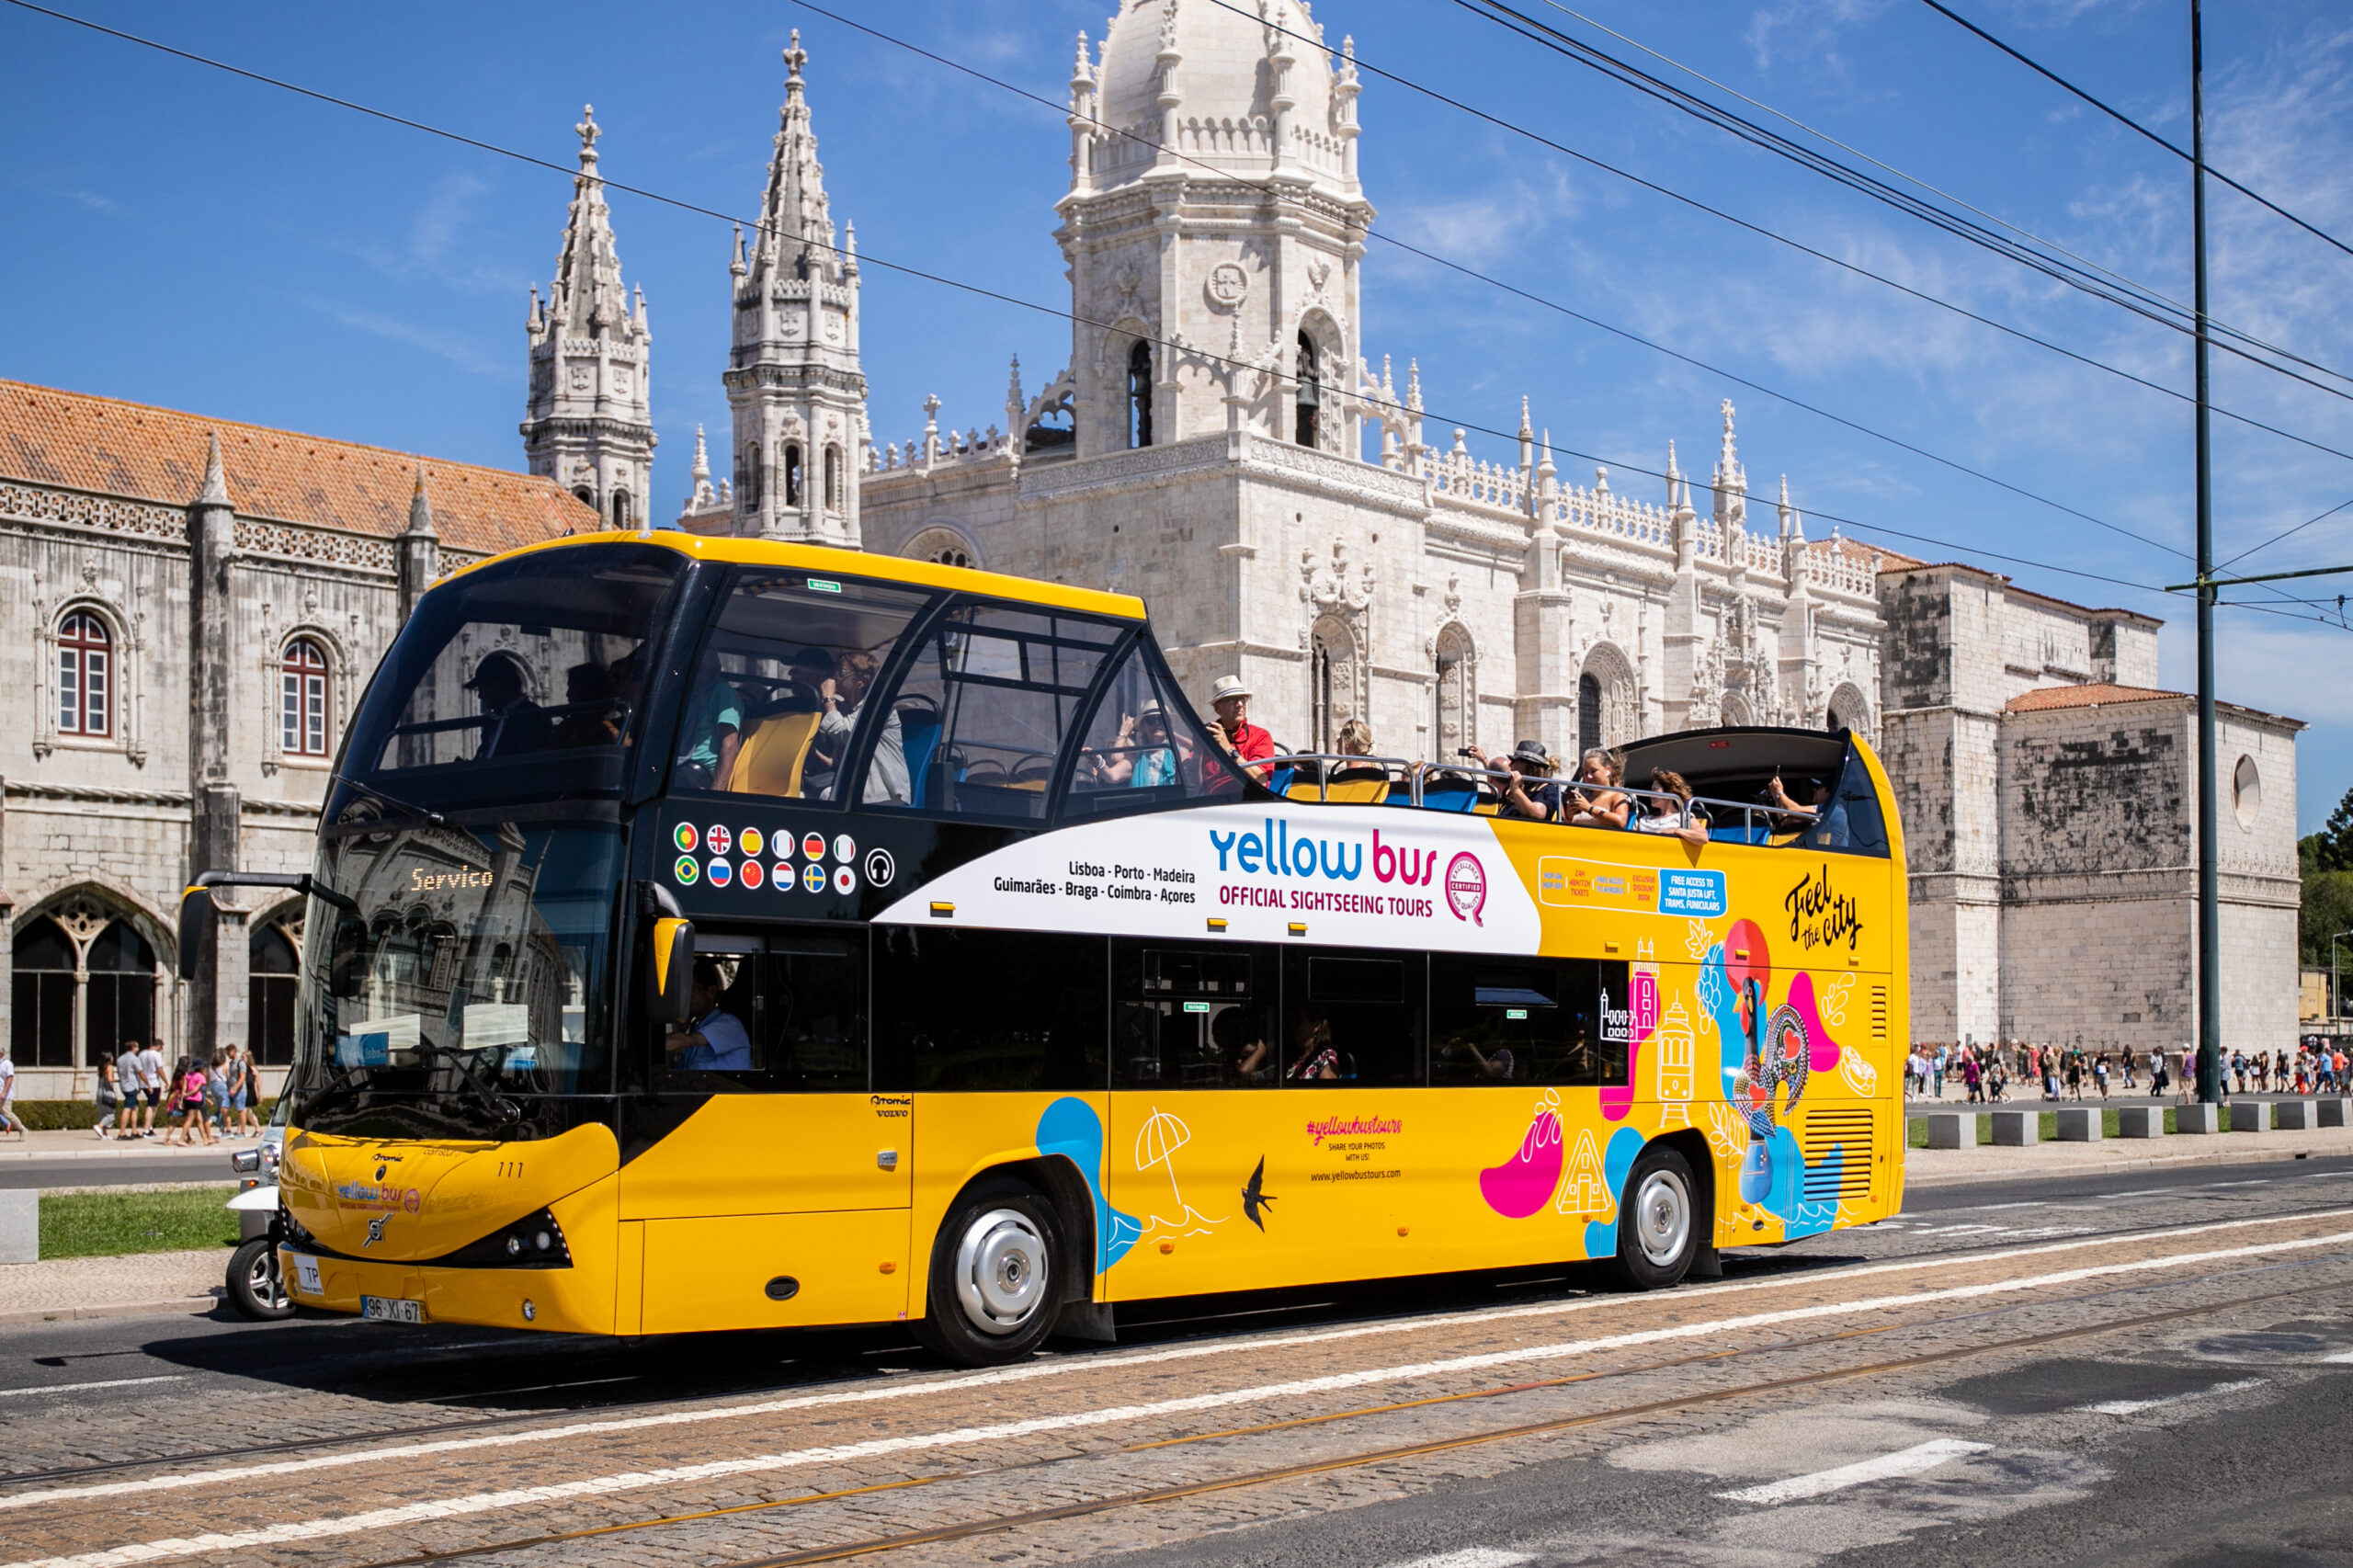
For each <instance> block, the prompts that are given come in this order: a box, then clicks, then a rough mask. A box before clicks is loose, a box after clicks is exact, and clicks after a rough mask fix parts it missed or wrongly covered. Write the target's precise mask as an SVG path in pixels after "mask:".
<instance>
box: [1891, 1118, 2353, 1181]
mask: <svg viewBox="0 0 2353 1568" xmlns="http://www.w3.org/2000/svg"><path fill="white" fill-rule="evenodd" d="M2176 1136H2189V1137H2197V1136H2200V1135H2199V1134H2196V1133H2190V1134H2177V1135H2176ZM2204 1136H2207V1137H2211V1138H2214V1139H2216V1140H2218V1141H2219V1140H2226V1139H2228V1138H2229V1137H2230V1136H2231V1134H2229V1133H2227V1132H2215V1133H2208V1134H2205V1135H2204ZM1922 1152H1923V1151H1918V1150H1915V1151H1912V1153H1922ZM2348 1154H2353V1150H2337V1149H2327V1150H2313V1149H2249V1148H2243V1147H2239V1148H2231V1149H2217V1150H2213V1151H2211V1152H2208V1153H2198V1154H2142V1155H2138V1156H2135V1155H2119V1156H2118V1157H2116V1158H2114V1159H2108V1160H2101V1161H2098V1162H2097V1163H2096V1164H2095V1163H2092V1162H2089V1161H2086V1162H2084V1163H2082V1164H2076V1163H2075V1162H2073V1161H2071V1162H2069V1163H2067V1164H2066V1165H2058V1166H2052V1165H2028V1164H2025V1163H2023V1162H2021V1163H2020V1164H2019V1165H2018V1166H2017V1167H2016V1168H2014V1169H2009V1170H1976V1171H1945V1172H1921V1171H1920V1169H1919V1167H1918V1166H1917V1165H1915V1164H1914V1163H1913V1162H1912V1161H1910V1160H1906V1161H1904V1190H1905V1191H1907V1192H1908V1191H1910V1190H1911V1189H1912V1188H1914V1187H1968V1186H1972V1185H1975V1184H1978V1183H1982V1182H1993V1181H2026V1180H2032V1179H2040V1180H2044V1181H2052V1180H2061V1179H2064V1178H2066V1177H2068V1176H2102V1175H2107V1174H2109V1173H2111V1172H2123V1171H2149V1170H2160V1169H2164V1168H2165V1167H2167V1166H2173V1165H2278V1164H2283V1163H2285V1162H2288V1161H2290V1160H2305V1159H2311V1158H2313V1157H2314V1156H2315V1155H2317V1156H2318V1157H2320V1158H2322V1159H2343V1158H2346V1157H2347V1155H2348Z"/></svg>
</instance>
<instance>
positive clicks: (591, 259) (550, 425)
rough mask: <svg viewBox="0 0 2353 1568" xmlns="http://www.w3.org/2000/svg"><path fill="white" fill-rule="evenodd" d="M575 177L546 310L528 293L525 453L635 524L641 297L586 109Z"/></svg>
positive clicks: (647, 463) (646, 437)
mask: <svg viewBox="0 0 2353 1568" xmlns="http://www.w3.org/2000/svg"><path fill="white" fill-rule="evenodd" d="M581 114H582V119H581V121H580V124H579V125H578V126H577V127H576V128H575V129H577V130H578V131H579V132H580V173H579V174H578V175H577V176H574V179H573V182H572V210H571V212H570V214H569V216H568V217H567V218H566V219H565V222H564V226H563V250H562V252H561V253H560V254H559V255H558V256H557V258H556V267H555V281H553V282H552V283H550V284H549V285H548V299H547V305H546V308H545V309H542V308H541V307H540V291H539V290H537V289H536V288H535V289H533V290H531V317H530V322H529V332H530V339H531V400H530V406H529V412H528V413H526V415H524V419H523V455H524V458H525V460H526V461H527V462H528V463H529V467H530V471H531V472H533V473H538V474H545V475H546V476H547V477H549V478H551V479H552V480H554V481H555V482H556V483H559V484H561V485H563V487H564V488H565V489H566V490H569V491H571V492H572V493H573V494H575V495H577V496H579V497H580V499H582V500H583V501H585V502H587V503H588V505H590V506H594V507H596V508H597V512H598V513H599V514H600V515H601V516H602V517H604V519H605V521H606V522H607V523H608V524H609V525H611V526H612V527H614V528H638V527H642V525H643V524H644V522H645V519H646V518H647V517H649V516H650V515H651V514H650V513H649V512H648V510H647V507H648V505H649V504H650V503H651V501H652V499H653V494H654V488H653V474H654V423H653V420H652V417H651V416H650V415H649V414H648V412H647V403H646V400H647V389H646V381H647V379H648V375H649V370H648V366H649V364H650V360H651V349H652V347H653V337H652V335H651V334H650V333H649V332H648V331H647V329H646V324H645V291H644V290H639V291H638V295H637V299H636V301H635V303H634V305H632V304H631V300H630V297H629V291H628V290H626V289H624V288H623V287H622V286H621V258H620V254H619V253H618V252H617V251H615V250H614V248H613V226H612V223H611V222H610V220H609V218H608V214H607V212H606V210H605V185H604V181H602V180H600V179H598V178H597V137H598V136H600V135H602V134H603V132H602V131H600V130H599V129H598V127H597V119H596V115H595V113H594V111H593V110H591V109H585V108H584V109H583V110H582V111H581Z"/></svg>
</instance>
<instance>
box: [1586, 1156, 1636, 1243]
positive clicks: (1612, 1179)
mask: <svg viewBox="0 0 2353 1568" xmlns="http://www.w3.org/2000/svg"><path fill="white" fill-rule="evenodd" d="M1642 1152H1643V1135H1642V1134H1641V1133H1640V1132H1637V1131H1634V1129H1632V1128H1631V1127H1621V1128H1620V1129H1619V1130H1618V1131H1615V1132H1613V1133H1611V1134H1610V1135H1609V1142H1608V1144H1607V1145H1606V1146H1605V1147H1604V1148H1603V1149H1602V1151H1601V1179H1602V1180H1603V1181H1604V1182H1606V1183H1608V1187H1609V1190H1610V1191H1611V1192H1612V1193H1614V1194H1615V1195H1616V1196H1617V1199H1618V1201H1619V1204H1620V1208H1619V1210H1618V1212H1619V1213H1620V1215H1621V1216H1622V1215H1623V1214H1624V1212H1625V1210H1624V1207H1623V1206H1624V1203H1625V1200H1626V1178H1627V1177H1628V1176H1631V1175H1632V1174H1633V1171H1634V1160H1635V1158H1636V1156H1638V1155H1640V1154H1641V1153H1642ZM1585 1255H1586V1256H1587V1257H1615V1256H1618V1221H1616V1220H1611V1221H1608V1222H1607V1223H1604V1222H1603V1221H1599V1220H1588V1221H1586V1227H1585Z"/></svg>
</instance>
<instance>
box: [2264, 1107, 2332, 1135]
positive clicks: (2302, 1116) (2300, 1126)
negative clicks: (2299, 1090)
mask: <svg viewBox="0 0 2353 1568" xmlns="http://www.w3.org/2000/svg"><path fill="white" fill-rule="evenodd" d="M2271 1117H2272V1125H2273V1126H2275V1127H2277V1128H2279V1131H2282V1132H2310V1131H2312V1130H2313V1128H2315V1127H2317V1126H2319V1125H2320V1121H2319V1119H2318V1118H2317V1117H2316V1116H2314V1115H2313V1102H2312V1101H2310V1100H2279V1101H2275V1102H2274V1103H2273V1105H2272V1107H2271Z"/></svg>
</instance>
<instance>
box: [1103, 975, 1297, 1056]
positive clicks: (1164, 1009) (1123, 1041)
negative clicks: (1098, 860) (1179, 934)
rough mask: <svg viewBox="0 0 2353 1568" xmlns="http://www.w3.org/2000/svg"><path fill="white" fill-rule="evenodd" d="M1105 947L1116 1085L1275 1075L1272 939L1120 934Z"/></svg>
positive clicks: (1274, 981) (1274, 983)
mask: <svg viewBox="0 0 2353 1568" xmlns="http://www.w3.org/2000/svg"><path fill="white" fill-rule="evenodd" d="M1111 949H1112V952H1111V970H1112V976H1111V987H1112V998H1113V1005H1112V1019H1111V1063H1112V1069H1113V1072H1114V1073H1115V1074H1116V1076H1117V1081H1118V1083H1119V1085H1120V1086H1121V1087H1123V1088H1131V1089H1149V1088H1172V1089H1224V1088H1240V1087H1247V1086H1251V1085H1267V1084H1271V1083H1273V1082H1274V1081H1275V1068H1274V1060H1273V1049H1272V1047H1273V1040H1274V1025H1275V986H1276V983H1277V977H1278V976H1279V975H1280V974H1281V972H1282V966H1281V964H1280V962H1279V958H1280V954H1279V950H1278V949H1273V948H1258V947H1247V946H1244V945H1242V944H1240V943H1230V942H1220V943H1208V944H1203V945H1201V946H1199V947H1189V946H1186V945H1184V944H1182V943H1177V942H1157V941H1148V940H1144V941H1134V940H1127V939H1121V940H1118V941H1115V942H1113V943H1112V945H1111Z"/></svg>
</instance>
